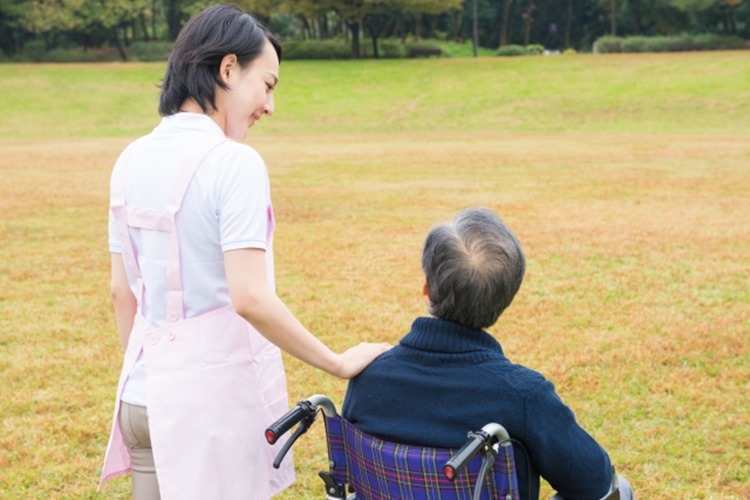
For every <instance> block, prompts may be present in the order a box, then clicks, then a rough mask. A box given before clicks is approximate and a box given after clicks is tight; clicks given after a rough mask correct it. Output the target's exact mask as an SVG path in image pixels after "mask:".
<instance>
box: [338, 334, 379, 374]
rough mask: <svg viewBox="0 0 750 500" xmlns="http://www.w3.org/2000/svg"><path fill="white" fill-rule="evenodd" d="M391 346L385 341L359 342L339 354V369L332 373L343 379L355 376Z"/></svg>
mask: <svg viewBox="0 0 750 500" xmlns="http://www.w3.org/2000/svg"><path fill="white" fill-rule="evenodd" d="M391 347H392V346H391V344H388V343H386V342H381V343H377V344H374V343H371V342H362V343H361V344H358V345H355V346H354V347H352V348H350V349H347V350H346V351H344V352H343V353H342V354H339V360H340V365H339V370H338V373H333V375H336V376H338V377H341V378H343V379H350V378H352V377H356V376H357V375H359V373H360V372H361V371H362V370H364V369H365V367H367V365H369V364H370V363H371V362H372V361H373V360H374V359H375V358H377V357H378V356H380V355H381V354H383V353H384V352H385V351H387V350H388V349H390V348H391Z"/></svg>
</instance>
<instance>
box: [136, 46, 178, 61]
mask: <svg viewBox="0 0 750 500" xmlns="http://www.w3.org/2000/svg"><path fill="white" fill-rule="evenodd" d="M171 51H172V42H133V43H132V44H130V47H129V48H128V53H129V54H130V57H129V59H131V60H134V61H142V62H149V61H166V60H167V59H168V58H169V53H170V52H171Z"/></svg>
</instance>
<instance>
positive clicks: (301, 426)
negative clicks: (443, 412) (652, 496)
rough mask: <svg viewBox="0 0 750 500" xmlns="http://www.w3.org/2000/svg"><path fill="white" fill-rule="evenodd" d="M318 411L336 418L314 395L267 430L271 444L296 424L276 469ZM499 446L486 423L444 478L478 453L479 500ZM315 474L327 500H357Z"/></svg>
mask: <svg viewBox="0 0 750 500" xmlns="http://www.w3.org/2000/svg"><path fill="white" fill-rule="evenodd" d="M319 411H322V412H323V413H324V414H325V415H326V416H328V417H335V416H337V412H336V407H335V405H334V404H333V402H332V401H331V399H330V398H328V397H327V396H324V395H322V394H315V395H313V396H310V397H309V398H307V399H306V400H302V401H300V402H299V403H297V404H296V405H295V406H294V407H293V408H292V409H291V410H289V411H288V412H287V413H286V414H284V415H283V416H282V417H281V418H280V419H278V420H277V421H276V422H274V423H273V424H271V425H270V426H269V427H268V429H266V432H265V437H266V441H268V443H270V444H274V443H276V441H277V440H278V439H279V437H281V436H283V435H284V434H285V433H286V432H287V431H289V430H290V429H291V428H292V427H294V426H295V425H297V428H296V429H295V430H294V432H293V433H292V435H291V436H290V438H289V439H288V440H287V441H286V443H284V446H283V447H282V448H281V450H279V453H278V454H277V456H276V459H275V460H274V462H273V466H274V468H277V469H278V468H279V466H280V465H281V462H282V461H283V459H284V457H285V456H286V454H287V453H288V452H289V450H290V449H291V447H292V445H293V444H294V443H295V441H297V439H298V438H299V437H300V436H302V434H304V433H305V432H307V430H308V429H309V428H310V427H311V426H312V424H313V423H314V422H315V419H316V417H317V415H318V413H319ZM500 446H504V447H507V446H511V438H510V436H509V435H508V432H507V431H506V430H505V428H504V427H503V426H502V425H500V424H497V423H494V422H493V423H489V424H487V425H485V426H483V427H482V429H480V430H478V431H473V432H469V433H468V439H467V441H466V442H465V443H464V444H463V446H461V448H459V450H458V451H457V452H456V453H454V454H453V455H452V456H451V458H450V460H448V461H447V462H446V463H445V465H444V466H443V468H442V471H443V475H444V476H445V477H446V478H447V479H448V480H450V481H453V480H454V479H455V478H456V477H457V475H458V474H459V472H461V470H462V469H463V468H464V467H466V465H467V464H468V463H469V462H470V461H471V459H472V458H474V456H476V455H477V454H478V453H481V454H482V465H481V468H480V472H479V475H478V477H477V480H476V483H475V485H474V489H473V495H472V498H473V500H479V498H480V496H481V492H482V484H483V482H484V478H485V476H486V475H487V473H488V472H489V470H490V469H491V467H492V465H493V463H494V461H495V456H497V454H498V452H499V449H500V448H499V447H500ZM524 451H525V450H524ZM318 475H319V476H320V478H321V479H322V480H323V482H324V484H325V491H326V500H342V499H343V500H355V499H356V498H357V494H356V492H354V493H351V494H347V485H346V484H340V483H338V482H337V481H336V480H335V479H334V477H333V474H332V473H331V472H329V471H321V472H320V473H319V474H318Z"/></svg>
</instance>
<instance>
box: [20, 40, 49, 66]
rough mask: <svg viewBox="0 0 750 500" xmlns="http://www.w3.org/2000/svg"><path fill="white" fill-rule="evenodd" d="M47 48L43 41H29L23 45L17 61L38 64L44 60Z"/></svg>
mask: <svg viewBox="0 0 750 500" xmlns="http://www.w3.org/2000/svg"><path fill="white" fill-rule="evenodd" d="M46 50H47V48H46V46H45V45H44V41H43V40H30V41H28V42H26V43H25V44H24V45H23V49H21V53H20V54H19V55H18V59H19V60H21V61H29V62H40V61H42V60H43V59H44V53H45V52H46Z"/></svg>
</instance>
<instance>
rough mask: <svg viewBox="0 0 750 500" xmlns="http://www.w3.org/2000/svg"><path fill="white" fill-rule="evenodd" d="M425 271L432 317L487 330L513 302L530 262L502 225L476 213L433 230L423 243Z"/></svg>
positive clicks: (484, 211)
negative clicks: (527, 263)
mask: <svg viewBox="0 0 750 500" xmlns="http://www.w3.org/2000/svg"><path fill="white" fill-rule="evenodd" d="M422 270H423V271H424V274H425V278H426V280H427V288H428V293H429V299H430V313H431V314H432V315H433V316H436V317H438V318H442V319H445V320H448V321H453V322H455V323H461V324H462V325H466V326H468V327H471V328H476V329H484V328H488V327H490V326H492V325H493V324H495V322H496V321H497V319H498V318H499V317H500V315H501V314H502V313H503V311H504V310H505V309H506V308H507V307H508V306H509V305H510V303H511V302H512V301H513V298H514V297H515V296H516V292H518V289H519V288H520V287H521V282H522V281H523V275H524V273H525V271H526V260H525V258H524V256H523V250H522V249H521V244H520V243H519V242H518V239H517V238H516V235H514V234H513V232H512V231H511V230H510V228H508V226H506V225H505V223H504V222H503V221H502V219H500V217H498V216H497V215H496V214H495V213H494V212H492V211H491V210H488V209H486V208H481V207H475V208H469V209H466V210H463V211H461V212H459V213H458V214H457V215H456V216H455V217H454V218H453V220H452V221H451V222H449V223H445V224H439V225H437V226H435V227H434V228H432V230H431V231H430V233H429V234H428V235H427V238H426V239H425V243H424V250H423V252H422Z"/></svg>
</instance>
